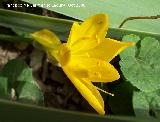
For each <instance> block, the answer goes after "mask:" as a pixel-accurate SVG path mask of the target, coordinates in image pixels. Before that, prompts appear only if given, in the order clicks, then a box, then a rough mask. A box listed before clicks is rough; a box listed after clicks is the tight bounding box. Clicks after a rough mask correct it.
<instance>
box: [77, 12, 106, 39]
mask: <svg viewBox="0 0 160 122" xmlns="http://www.w3.org/2000/svg"><path fill="white" fill-rule="evenodd" d="M107 30H108V16H107V15H106V14H97V15H95V16H92V17H90V18H88V19H87V20H85V21H84V22H83V23H82V25H81V29H80V31H81V33H80V34H81V35H82V36H88V37H96V36H98V37H99V38H104V37H105V35H106V32H107Z"/></svg>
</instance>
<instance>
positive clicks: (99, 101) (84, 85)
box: [62, 67, 105, 115]
mask: <svg viewBox="0 0 160 122" xmlns="http://www.w3.org/2000/svg"><path fill="white" fill-rule="evenodd" d="M62 68H63V70H64V72H65V73H66V75H67V76H68V78H69V79H70V80H71V82H72V83H73V84H74V86H75V87H76V88H77V90H78V91H79V92H80V93H81V95H82V96H83V97H84V98H85V99H86V100H87V101H88V103H89V104H90V105H91V106H92V107H93V108H94V109H95V110H96V111H97V112H98V113H99V114H101V115H104V114H105V111H104V101H103V98H102V96H101V95H100V93H99V91H98V90H97V89H96V87H94V85H93V84H92V83H91V82H90V81H88V80H82V79H80V78H78V77H75V76H74V75H73V74H72V71H70V70H69V69H68V68H67V67H62Z"/></svg>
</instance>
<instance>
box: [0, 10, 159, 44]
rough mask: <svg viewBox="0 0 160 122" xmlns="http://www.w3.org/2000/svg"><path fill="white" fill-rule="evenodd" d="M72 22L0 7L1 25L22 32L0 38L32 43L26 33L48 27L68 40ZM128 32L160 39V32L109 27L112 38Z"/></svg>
mask: <svg viewBox="0 0 160 122" xmlns="http://www.w3.org/2000/svg"><path fill="white" fill-rule="evenodd" d="M35 22H36V24H35ZM72 23H73V21H69V20H64V19H58V18H51V17H46V16H38V15H34V14H28V13H23V12H17V11H10V10H4V9H0V25H1V26H4V27H7V28H11V29H12V30H13V31H15V32H18V34H20V36H19V37H18V36H10V35H1V34H0V39H2V40H4V41H10V42H15V41H17V42H20V41H25V42H29V43H31V42H32V39H31V37H29V36H26V37H24V35H30V33H32V32H35V31H38V30H40V29H43V28H47V29H50V30H51V31H53V32H55V33H56V34H57V35H58V37H59V38H60V39H61V40H63V41H67V38H68V34H69V32H70V29H71V26H72ZM127 34H136V35H139V36H141V37H145V36H153V37H155V38H157V39H160V34H154V33H146V32H140V31H134V30H126V29H119V28H109V31H108V34H107V36H108V37H110V38H114V39H117V40H121V39H122V37H123V36H124V35H127ZM11 40H15V41H11Z"/></svg>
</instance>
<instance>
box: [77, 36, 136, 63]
mask: <svg viewBox="0 0 160 122" xmlns="http://www.w3.org/2000/svg"><path fill="white" fill-rule="evenodd" d="M133 45H134V43H133V42H120V41H116V40H113V39H110V38H105V39H103V40H101V41H100V43H99V44H98V45H96V47H95V48H92V49H90V50H84V51H83V50H81V51H79V52H76V55H83V56H85V55H88V57H92V58H98V59H102V60H105V61H107V62H110V61H111V60H112V59H113V58H114V57H115V56H117V55H118V54H119V53H120V52H121V51H123V50H124V49H126V48H127V47H129V46H133Z"/></svg>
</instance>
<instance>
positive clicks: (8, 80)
mask: <svg viewBox="0 0 160 122" xmlns="http://www.w3.org/2000/svg"><path fill="white" fill-rule="evenodd" d="M0 84H1V85H0V86H1V87H0V91H1V93H0V95H1V96H2V95H3V96H4V95H5V96H6V97H8V98H9V96H12V93H11V91H12V89H14V90H15V92H16V94H15V95H16V97H18V99H17V100H20V101H30V102H32V103H42V102H43V93H42V91H41V90H40V89H39V88H38V85H37V84H36V82H35V81H34V80H33V77H32V70H31V69H30V68H29V67H28V66H27V64H26V63H25V62H23V61H22V60H18V59H14V60H11V61H9V62H8V63H7V64H6V65H5V66H4V68H3V70H2V71H1V74H0Z"/></svg>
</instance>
